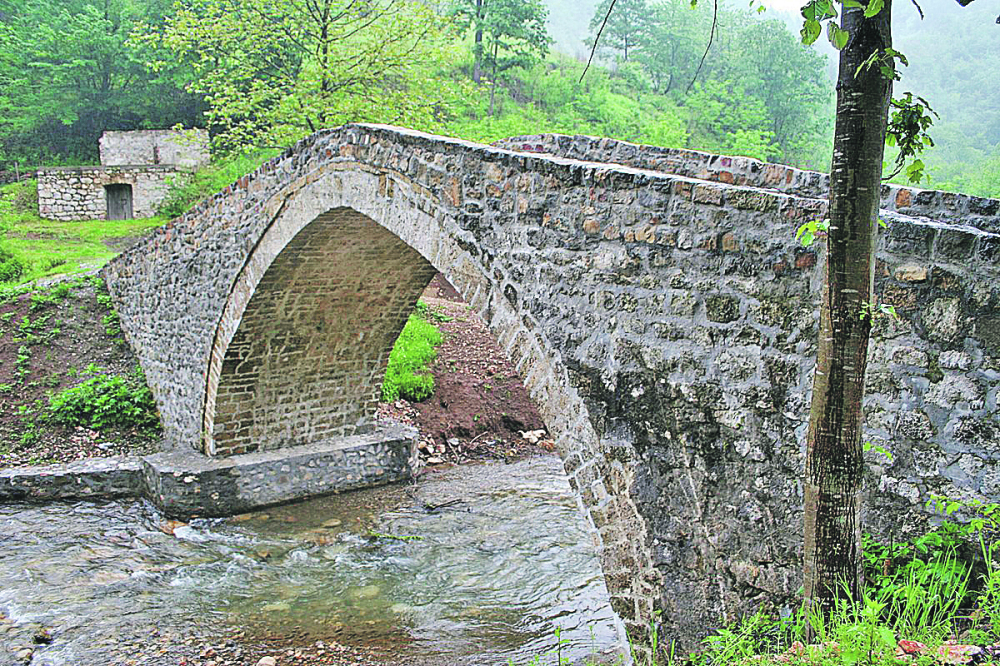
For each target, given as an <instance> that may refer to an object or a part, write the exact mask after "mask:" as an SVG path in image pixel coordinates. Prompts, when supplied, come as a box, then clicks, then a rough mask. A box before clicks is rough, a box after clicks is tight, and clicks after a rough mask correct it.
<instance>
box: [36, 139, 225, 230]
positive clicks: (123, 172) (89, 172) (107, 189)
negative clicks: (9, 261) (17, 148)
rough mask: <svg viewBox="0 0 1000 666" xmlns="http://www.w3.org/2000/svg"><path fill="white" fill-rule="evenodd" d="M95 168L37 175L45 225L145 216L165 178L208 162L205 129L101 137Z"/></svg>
mask: <svg viewBox="0 0 1000 666" xmlns="http://www.w3.org/2000/svg"><path fill="white" fill-rule="evenodd" d="M100 150H101V166H85V167H45V168H42V169H39V170H38V214H39V215H40V216H41V217H43V218H46V219H49V220H94V219H108V220H125V219H131V218H133V217H151V216H153V215H155V214H156V209H157V207H159V205H160V204H161V203H162V202H163V199H164V197H166V195H167V190H168V189H169V184H170V181H171V179H174V178H177V177H184V175H185V174H188V173H190V172H192V171H194V170H195V169H197V168H198V167H200V166H203V165H205V164H207V163H208V160H209V152H208V132H207V131H205V130H138V131H134V132H105V133H104V134H103V135H102V136H101V143H100Z"/></svg>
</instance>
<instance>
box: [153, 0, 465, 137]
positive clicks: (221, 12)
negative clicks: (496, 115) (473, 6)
mask: <svg viewBox="0 0 1000 666" xmlns="http://www.w3.org/2000/svg"><path fill="white" fill-rule="evenodd" d="M452 37H453V33H452V31H451V30H450V29H449V26H448V24H447V22H446V21H445V20H444V19H443V18H442V17H441V16H440V15H438V14H437V13H435V12H434V11H433V9H432V8H431V7H429V6H428V5H427V4H425V3H421V2H415V1H413V0H371V1H370V2H363V3H362V2H357V1H352V0H321V1H320V2H315V3H302V2H297V1H296V0H184V2H182V3H181V4H180V6H179V9H178V10H177V11H176V12H175V14H174V15H172V16H170V17H169V18H168V19H167V20H166V22H165V24H164V26H163V27H162V29H161V28H157V27H156V26H151V27H150V28H149V29H147V30H146V31H145V33H144V34H143V35H142V36H141V37H139V38H137V39H136V41H137V42H138V43H140V44H144V45H148V44H156V43H159V42H161V41H162V42H163V44H165V45H166V47H167V48H169V50H170V51H171V52H172V56H171V57H170V58H161V59H159V60H157V61H156V62H155V63H154V68H155V69H157V70H159V69H161V68H165V67H167V66H168V63H169V62H171V61H173V60H176V61H178V62H180V63H183V65H184V67H185V68H187V70H188V71H189V73H190V80H189V82H188V84H187V90H188V91H189V92H191V93H193V94H197V95H202V96H204V97H205V99H206V100H207V101H208V103H209V109H208V111H207V112H206V114H205V115H206V119H207V121H208V122H209V124H211V125H212V126H214V127H215V128H216V134H215V137H214V141H215V142H216V145H217V146H218V147H221V148H222V149H224V150H226V151H235V152H238V153H239V152H243V151H244V150H245V149H246V148H248V147H261V146H272V147H273V146H286V145H289V144H291V143H292V142H294V141H295V140H297V139H299V138H302V137H303V136H306V135H308V134H310V133H312V132H315V131H316V130H319V129H322V128H324V127H332V126H336V125H339V124H342V123H344V122H348V121H373V122H387V123H394V124H399V125H409V126H421V125H427V124H428V123H429V121H430V120H431V119H432V118H434V117H435V116H439V115H440V114H443V113H444V114H446V113H447V108H448V106H449V104H450V103H451V99H452V98H453V97H457V96H459V95H460V94H461V93H460V88H459V87H458V86H456V85H455V83H454V82H453V81H452V80H449V79H446V78H444V77H442V76H440V75H439V67H438V65H439V63H444V62H447V61H448V60H449V59H450V53H451V52H452V50H453V47H452V42H453V40H452Z"/></svg>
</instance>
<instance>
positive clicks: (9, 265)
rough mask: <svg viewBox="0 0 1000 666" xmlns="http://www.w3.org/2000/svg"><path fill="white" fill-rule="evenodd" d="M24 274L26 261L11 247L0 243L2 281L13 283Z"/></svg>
mask: <svg viewBox="0 0 1000 666" xmlns="http://www.w3.org/2000/svg"><path fill="white" fill-rule="evenodd" d="M23 274H24V262H22V261H21V259H20V258H19V257H18V256H17V255H16V254H14V253H13V252H11V251H10V250H9V249H7V248H5V247H4V246H2V245H0V283H12V282H17V281H18V280H20V279H21V276H22V275H23Z"/></svg>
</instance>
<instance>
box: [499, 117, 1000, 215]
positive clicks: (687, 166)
mask: <svg viewBox="0 0 1000 666" xmlns="http://www.w3.org/2000/svg"><path fill="white" fill-rule="evenodd" d="M494 145H496V146H498V147H502V148H506V149H508V150H517V151H522V152H532V153H548V154H551V155H558V156H560V157H569V158H573V159H578V160H588V161H592V162H607V163H611V164H622V165H625V166H631V167H636V168H639V169H652V170H655V171H663V172H665V173H672V174H676V175H678V176H687V177H689V178H698V179H701V180H711V181H716V182H721V183H727V184H736V185H746V186H748V187H759V188H763V189H768V190H773V191H775V192H784V193H787V194H791V195H793V196H799V197H805V198H819V199H826V198H827V195H828V194H829V191H830V177H829V175H828V174H825V173H820V172H818V171H809V170H806V169H797V168H795V167H790V166H785V165H783V164H771V163H768V162H761V161H760V160H756V159H753V158H752V157H733V156H727V155H715V154H713V153H705V152H701V151H697V150H688V149H684V148H663V147H660V146H644V145H639V144H634V143H629V142H627V141H619V140H617V139H607V138H600V137H593V136H584V135H577V136H568V135H564V134H537V135H531V136H520V137H513V138H510V139H504V140H502V141H498V142H496V144H494ZM881 208H882V209H883V210H885V211H892V212H897V213H902V214H904V215H910V216H914V217H927V218H930V219H933V220H935V221H937V222H949V223H952V224H964V225H968V226H972V227H976V228H977V229H982V230H983V231H990V232H993V233H997V232H1000V200H997V199H988V198H985V197H976V196H971V195H968V194H956V193H954V192H942V191H939V190H924V189H920V188H917V187H906V186H902V185H895V184H886V185H883V186H882V202H881Z"/></svg>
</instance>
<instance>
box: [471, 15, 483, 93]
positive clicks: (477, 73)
mask: <svg viewBox="0 0 1000 666" xmlns="http://www.w3.org/2000/svg"><path fill="white" fill-rule="evenodd" d="M482 26H483V0H476V45H475V46H473V47H472V54H473V56H474V57H475V61H476V62H475V64H474V65H473V67H472V80H473V81H475V82H476V83H479V82H480V81H482V80H483V27H482Z"/></svg>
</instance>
